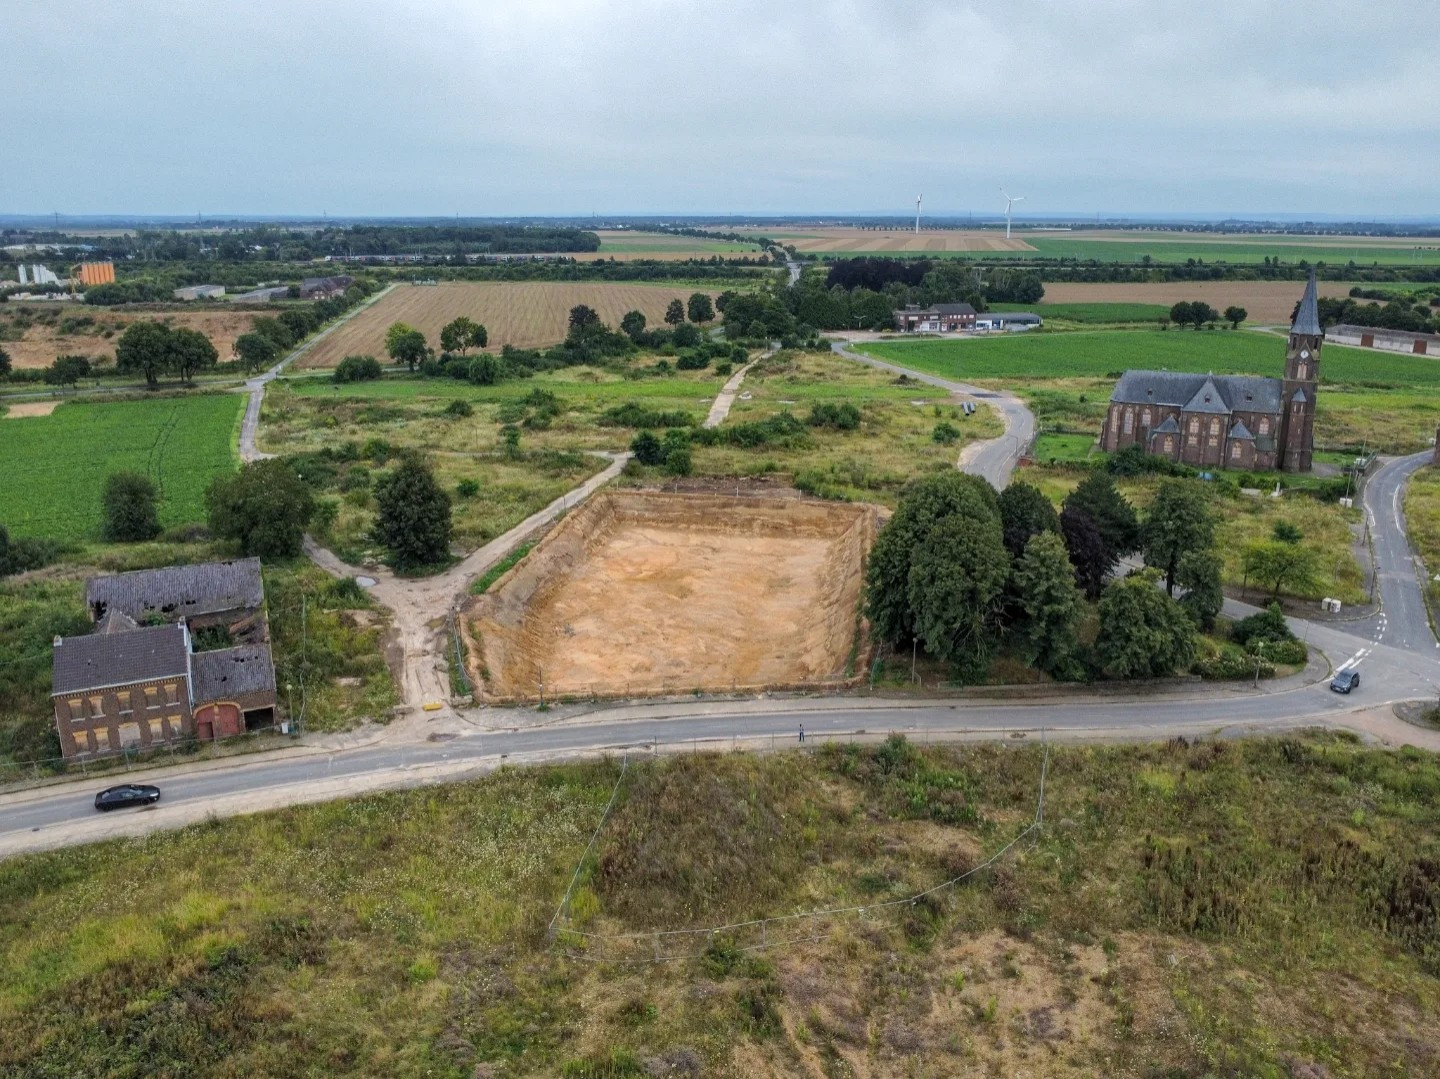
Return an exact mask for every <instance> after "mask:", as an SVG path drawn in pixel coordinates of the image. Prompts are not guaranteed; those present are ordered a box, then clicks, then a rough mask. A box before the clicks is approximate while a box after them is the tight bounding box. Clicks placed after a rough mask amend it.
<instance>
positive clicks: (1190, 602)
mask: <svg viewBox="0 0 1440 1079" xmlns="http://www.w3.org/2000/svg"><path fill="white" fill-rule="evenodd" d="M1224 568H1225V561H1224V559H1222V558H1221V557H1220V556H1219V555H1218V554H1216V553H1215V552H1214V551H1213V550H1210V551H1203V550H1195V551H1186V552H1185V553H1184V554H1182V555H1181V556H1180V563H1179V565H1177V566H1176V567H1175V583H1176V584H1178V585H1179V586H1180V587H1181V588H1182V589H1183V590H1184V592H1183V594H1182V595H1181V596H1180V606H1181V607H1183V608H1184V609H1185V613H1186V614H1188V615H1189V616H1190V618H1191V619H1192V620H1193V621H1194V623H1195V624H1196V625H1197V626H1199V627H1200V628H1201V629H1204V630H1208V629H1211V628H1213V627H1214V625H1215V616H1216V615H1218V614H1219V613H1220V609H1221V608H1222V607H1224V606H1225V593H1224V591H1223V590H1222V589H1221V587H1220V576H1221V573H1222V571H1223V570H1224Z"/></svg>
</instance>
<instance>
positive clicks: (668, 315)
mask: <svg viewBox="0 0 1440 1079" xmlns="http://www.w3.org/2000/svg"><path fill="white" fill-rule="evenodd" d="M665 321H666V322H668V323H669V324H670V325H671V326H678V325H680V323H682V322H684V321H685V305H684V304H683V303H681V302H680V301H679V300H678V299H675V300H671V301H670V302H669V303H668V304H667V305H666V306H665Z"/></svg>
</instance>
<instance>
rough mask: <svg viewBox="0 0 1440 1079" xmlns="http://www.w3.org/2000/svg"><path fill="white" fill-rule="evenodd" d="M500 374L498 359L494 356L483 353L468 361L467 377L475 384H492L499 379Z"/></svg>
mask: <svg viewBox="0 0 1440 1079" xmlns="http://www.w3.org/2000/svg"><path fill="white" fill-rule="evenodd" d="M501 374H502V370H501V365H500V361H499V360H498V359H496V358H495V357H494V356H491V355H489V354H484V355H480V356H476V357H475V358H474V359H473V360H471V361H470V370H469V375H468V377H469V379H470V381H471V382H473V383H475V385H477V386H493V385H495V383H497V382H499V381H500V376H501Z"/></svg>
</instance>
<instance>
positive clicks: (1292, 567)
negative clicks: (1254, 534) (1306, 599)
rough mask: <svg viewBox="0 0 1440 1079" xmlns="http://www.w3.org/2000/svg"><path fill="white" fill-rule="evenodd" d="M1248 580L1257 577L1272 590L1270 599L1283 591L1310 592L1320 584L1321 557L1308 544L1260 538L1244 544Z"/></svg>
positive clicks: (1256, 578)
mask: <svg viewBox="0 0 1440 1079" xmlns="http://www.w3.org/2000/svg"><path fill="white" fill-rule="evenodd" d="M1242 562H1243V565H1244V567H1245V576H1246V578H1247V579H1249V578H1252V577H1253V578H1254V579H1255V580H1257V581H1259V582H1260V583H1261V584H1263V585H1266V586H1267V587H1269V589H1270V598H1271V599H1279V598H1280V590H1281V589H1288V590H1289V591H1290V592H1292V593H1297V594H1298V593H1305V592H1311V591H1313V590H1314V589H1315V587H1316V585H1317V581H1316V577H1317V575H1318V572H1319V564H1318V559H1317V558H1316V556H1315V552H1314V551H1313V550H1311V549H1310V548H1309V547H1302V546H1301V545H1300V544H1298V543H1285V542H1283V541H1277V540H1261V541H1260V542H1259V543H1251V544H1248V545H1247V546H1246V547H1245V551H1244V554H1243V556H1242Z"/></svg>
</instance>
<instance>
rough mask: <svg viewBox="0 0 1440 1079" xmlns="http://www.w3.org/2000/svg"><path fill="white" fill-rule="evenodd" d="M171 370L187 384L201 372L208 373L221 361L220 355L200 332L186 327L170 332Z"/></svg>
mask: <svg viewBox="0 0 1440 1079" xmlns="http://www.w3.org/2000/svg"><path fill="white" fill-rule="evenodd" d="M170 356H171V360H170V363H171V368H172V369H173V370H174V372H175V373H176V374H177V375H179V376H180V377H181V379H183V380H184V381H186V382H189V381H190V380H191V379H192V378H194V377H195V375H196V374H197V373H198V372H200V371H208V370H209V369H210V368H212V367H214V366H215V364H216V363H218V362H219V360H220V353H218V352H216V351H215V346H214V345H212V344H211V343H210V338H208V337H206V336H205V335H204V334H203V333H201V332H200V331H199V330H192V329H189V328H187V327H185V326H181V327H179V328H178V329H174V330H171V331H170Z"/></svg>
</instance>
